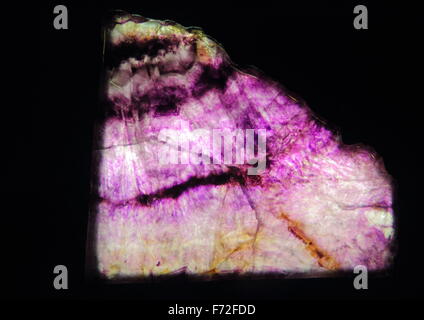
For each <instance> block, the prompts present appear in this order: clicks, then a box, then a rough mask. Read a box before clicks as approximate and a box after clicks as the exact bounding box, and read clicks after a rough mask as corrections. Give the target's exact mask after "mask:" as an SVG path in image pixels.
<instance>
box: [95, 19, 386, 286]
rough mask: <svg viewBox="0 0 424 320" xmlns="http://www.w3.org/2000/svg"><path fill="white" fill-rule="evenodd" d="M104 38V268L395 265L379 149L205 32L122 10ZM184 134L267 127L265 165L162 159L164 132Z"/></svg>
mask: <svg viewBox="0 0 424 320" xmlns="http://www.w3.org/2000/svg"><path fill="white" fill-rule="evenodd" d="M105 34H106V46H105V49H106V52H105V74H106V84H105V90H104V96H105V97H104V98H105V99H104V103H103V105H104V107H105V108H104V110H105V112H104V115H105V116H104V117H103V118H101V119H99V121H98V125H97V126H96V141H95V150H94V152H93V156H94V164H95V166H94V172H93V177H94V178H93V206H92V213H91V214H92V221H93V225H94V228H92V231H91V233H90V236H91V237H90V240H89V241H92V245H93V246H92V247H93V248H92V249H93V250H92V256H93V257H94V258H95V259H94V260H93V261H91V263H92V264H94V268H95V269H96V270H97V271H98V272H99V273H100V274H101V275H102V276H104V277H106V278H120V277H143V276H146V275H151V274H153V275H161V274H174V273H179V272H186V273H189V274H198V275H208V274H209V275H210V274H219V273H227V272H230V273H266V272H273V273H280V274H285V275H293V274H296V275H299V274H300V275H302V274H303V275H309V274H319V273H320V272H328V271H330V272H333V271H338V270H352V269H353V268H354V267H355V266H356V265H364V266H366V267H367V268H368V269H369V270H381V269H385V268H386V267H388V266H389V265H390V262H391V258H392V250H391V248H392V242H393V233H394V223H393V211H392V184H391V179H390V177H389V176H388V175H387V173H386V171H385V169H384V166H383V164H382V161H381V160H379V159H378V158H377V156H376V154H375V153H374V152H372V151H370V150H368V149H367V148H365V147H362V146H345V145H343V144H342V143H341V140H340V139H339V137H338V136H337V135H336V134H334V133H333V132H331V131H330V130H329V129H327V128H326V127H325V126H324V124H323V123H321V122H320V121H318V120H317V119H316V118H315V117H314V115H313V113H312V111H311V110H310V109H309V108H308V107H306V106H305V105H304V104H302V103H301V102H299V101H298V100H296V99H295V98H293V97H292V96H290V95H289V94H288V93H287V92H286V91H285V89H284V88H283V87H282V86H280V85H279V84H278V83H275V82H273V81H271V80H269V79H268V78H266V77H265V76H263V75H261V74H258V73H257V72H256V73H253V72H249V71H241V70H239V69H237V68H236V67H235V66H234V65H232V63H231V61H230V59H229V58H228V56H227V55H226V53H225V51H224V50H223V49H222V47H220V46H219V45H218V44H217V43H216V42H214V41H212V40H211V39H210V38H208V37H207V36H206V35H205V34H203V32H202V31H201V30H200V29H194V28H192V29H187V28H184V27H182V26H180V25H178V24H176V23H174V22H171V21H157V20H151V19H146V18H143V17H140V16H135V15H119V16H117V17H115V18H114V20H113V23H112V24H111V25H110V26H109V27H108V28H106V33H105ZM183 126H185V128H182V127H183ZM187 128H188V129H190V130H194V129H207V130H212V129H217V128H219V129H228V130H235V129H241V130H246V129H265V130H266V168H265V171H264V172H262V173H260V174H258V175H250V174H248V172H247V170H248V168H249V167H252V165H250V164H248V163H247V162H246V161H245V162H243V163H241V164H235V163H230V164H214V163H212V164H207V163H206V164H205V163H201V164H193V163H190V164H162V163H161V161H162V160H163V159H161V158H160V157H161V155H162V153H161V148H162V147H163V143H164V141H163V140H161V139H160V138H159V135H160V132H161V130H163V129H174V130H180V132H186V131H182V130H183V129H187ZM195 143H196V142H195ZM195 143H193V145H195ZM197 143H201V142H197ZM203 143H204V142H203ZM206 143H207V142H206ZM170 144H172V142H170ZM175 148H176V149H177V150H179V153H180V156H181V157H183V155H184V153H190V152H191V151H190V150H194V149H187V150H186V149H183V148H181V146H178V144H176V145H175ZM219 153H221V152H219ZM92 266H93V265H92Z"/></svg>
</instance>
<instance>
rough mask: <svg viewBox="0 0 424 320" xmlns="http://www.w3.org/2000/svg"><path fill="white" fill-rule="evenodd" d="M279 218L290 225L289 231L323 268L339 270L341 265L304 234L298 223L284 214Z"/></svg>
mask: <svg viewBox="0 0 424 320" xmlns="http://www.w3.org/2000/svg"><path fill="white" fill-rule="evenodd" d="M279 218H280V219H283V220H285V221H286V222H287V223H288V230H289V231H290V232H291V233H292V234H293V235H294V236H295V237H296V238H298V239H300V240H301V241H302V242H303V243H304V244H305V246H306V250H308V252H309V253H310V254H311V256H312V257H314V258H315V259H316V260H317V261H318V264H319V265H320V266H321V267H323V268H326V269H328V270H336V269H338V268H339V263H338V262H337V261H336V259H334V258H333V257H332V256H331V255H329V254H328V253H327V252H325V251H324V250H322V249H321V248H319V247H318V246H317V245H316V244H314V242H313V241H312V240H311V239H310V238H309V237H308V236H307V235H306V234H305V233H304V232H303V230H302V228H301V226H300V224H299V223H298V222H296V221H293V220H291V219H290V218H289V216H288V215H287V214H285V213H284V212H282V213H280V216H279Z"/></svg>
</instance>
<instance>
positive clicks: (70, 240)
mask: <svg viewBox="0 0 424 320" xmlns="http://www.w3.org/2000/svg"><path fill="white" fill-rule="evenodd" d="M156 2H157V3H155V2H149V3H150V4H148V5H147V4H146V3H144V2H143V1H136V2H134V3H132V4H124V3H123V2H122V1H116V4H115V5H113V4H106V3H105V2H90V3H88V2H87V3H81V4H78V5H77V4H76V3H74V2H70V1H61V2H57V3H55V2H51V3H45V4H43V5H41V4H39V5H38V7H37V8H34V11H31V12H29V13H30V16H31V17H30V20H27V21H29V22H28V23H26V24H24V25H23V26H22V29H23V30H25V31H24V32H23V33H22V32H21V33H20V38H19V41H24V42H25V43H24V44H25V45H28V46H29V49H28V48H27V49H26V50H25V51H23V52H20V53H23V55H22V56H23V60H21V63H20V64H21V66H23V67H24V69H25V70H24V71H23V74H24V75H25V77H23V78H20V80H19V81H20V83H21V85H19V86H18V87H19V88H18V89H19V90H18V92H19V93H18V95H17V96H15V100H14V101H15V103H14V104H13V105H12V106H13V108H12V109H13V110H14V111H15V112H16V118H15V119H14V120H13V124H11V126H10V129H9V127H7V130H9V133H10V134H9V137H11V139H8V140H11V141H12V144H13V147H12V148H13V149H12V150H13V156H12V157H10V158H9V159H11V162H12V163H11V166H13V167H14V168H15V167H16V168H20V169H19V170H18V169H13V170H12V169H10V170H5V176H7V177H10V178H12V179H11V182H8V185H7V187H8V188H7V192H6V193H5V195H6V197H7V201H8V203H9V204H10V203H12V204H13V210H14V211H13V217H14V218H16V219H13V220H14V222H13V225H12V226H13V227H15V228H14V229H13V230H15V231H13V233H11V234H13V235H10V236H9V237H14V239H15V240H13V242H12V244H13V245H11V246H10V247H12V256H11V259H12V260H13V261H14V262H15V264H16V266H14V267H13V269H14V271H16V272H15V273H13V274H15V275H14V276H13V279H11V280H12V282H13V288H14V289H13V291H12V295H13V296H14V297H18V298H30V299H58V300H63V299H65V300H66V299H139V300H142V301H149V300H155V301H157V300H166V302H162V304H163V307H162V308H163V310H162V311H160V312H166V311H165V310H167V309H166V306H167V305H170V304H172V303H176V302H177V301H183V302H184V303H186V304H188V303H189V301H190V300H196V301H198V299H200V300H202V301H203V302H204V301H205V300H204V299H207V300H208V301H209V300H213V301H221V302H222V301H223V300H226V299H238V300H239V302H241V303H247V302H249V301H256V303H259V302H258V300H260V301H262V302H261V303H265V302H266V301H269V300H280V299H291V300H299V299H355V300H367V299H403V298H418V297H420V293H421V277H420V276H419V275H420V273H422V271H421V269H422V264H421V256H422V250H421V248H422V244H421V242H422V241H421V240H420V237H421V234H420V229H421V228H422V225H420V223H421V221H422V218H421V216H422V214H423V212H422V209H421V208H422V207H421V208H420V207H419V206H418V203H419V201H420V195H421V191H422V190H421V189H422V188H421V187H420V181H419V177H418V176H419V175H420V174H421V172H420V170H419V162H418V160H419V158H418V155H419V152H420V149H421V147H422V141H421V140H420V138H419V135H418V133H419V131H420V130H421V128H420V123H421V121H422V120H421V115H420V108H421V107H422V100H419V99H417V100H413V99H410V98H411V96H412V93H414V92H419V90H420V88H419V86H420V85H421V83H422V81H420V77H421V75H420V73H419V71H418V65H417V64H416V61H418V60H419V59H418V58H419V57H420V54H419V52H418V49H417V48H414V47H415V45H416V44H417V43H418V42H419V41H422V39H421V38H422V32H421V30H422V18H421V17H422V15H421V14H420V12H419V11H416V10H415V9H414V8H412V7H409V6H408V5H407V4H395V5H388V4H385V5H380V6H379V5H372V4H368V3H366V2H363V1H362V2H344V3H343V4H341V3H337V2H336V3H330V2H325V1H311V2H310V3H307V2H303V3H301V2H299V1H296V2H294V1H293V2H289V1H286V2H284V3H281V2H279V3H278V5H277V4H269V3H265V2H262V1H261V2H258V3H254V4H247V3H244V4H243V5H234V4H233V5H230V3H225V2H224V3H217V2H209V3H208V4H206V3H204V2H198V3H197V5H195V6H194V5H190V6H189V5H184V4H183V3H182V2H174V4H173V5H169V4H165V3H162V2H159V1H156ZM57 4H64V5H66V6H67V8H68V13H69V29H68V30H55V29H54V28H53V19H54V14H53V8H54V6H55V5H57ZM357 4H366V5H367V6H368V12H369V29H368V30H355V29H354V28H353V18H354V14H353V7H354V6H355V5H357ZM110 9H123V10H126V11H128V12H131V13H139V14H141V15H144V16H146V17H150V18H155V19H171V20H175V21H177V22H179V23H180V24H182V25H184V26H192V25H195V26H200V27H202V28H203V30H204V31H205V32H206V33H207V34H208V35H210V36H212V37H213V38H215V39H217V40H218V41H219V42H220V43H221V44H222V45H223V46H224V48H225V49H226V51H227V52H228V54H229V55H230V57H231V58H232V60H233V61H234V62H235V63H236V64H238V65H240V66H242V67H243V66H249V65H253V66H255V67H257V68H259V69H260V70H262V71H264V73H266V74H267V75H269V76H271V77H272V78H274V79H276V80H277V81H279V82H281V83H282V84H283V85H285V86H286V87H287V88H288V89H289V90H291V91H293V92H294V93H296V94H297V95H299V96H300V97H302V98H303V99H304V100H305V101H306V103H307V104H308V105H309V106H310V107H311V108H312V110H314V111H315V112H316V113H317V114H318V115H320V116H321V117H322V118H324V119H326V120H328V122H329V123H330V124H331V125H334V126H336V127H338V128H339V129H340V131H341V133H342V137H343V141H344V142H345V143H348V144H353V143H364V144H367V145H370V146H372V147H373V148H374V149H375V150H376V151H377V153H378V154H380V155H381V156H382V157H383V159H384V161H385V165H386V168H387V170H388V172H389V173H390V174H391V175H392V176H393V177H394V178H395V181H396V203H395V210H396V215H397V226H398V237H399V239H398V240H399V248H398V254H397V258H396V261H395V266H394V270H393V272H391V273H390V274H389V275H387V276H385V277H378V278H371V279H370V280H369V289H368V290H359V291H358V290H354V288H353V285H352V281H353V275H352V277H347V278H336V279H298V280H283V279H281V280H278V279H272V280H266V279H262V280H247V279H242V278H241V279H233V280H224V281H212V282H198V281H191V280H188V279H186V278H184V277H182V278H176V279H172V280H168V281H161V282H155V283H145V284H137V285H101V284H94V283H87V281H85V278H84V266H85V246H86V233H87V232H86V228H87V222H88V203H89V176H90V165H91V154H90V151H91V143H92V130H93V120H94V115H95V111H96V108H98V101H99V99H98V98H99V83H100V71H101V67H102V66H101V49H102V46H101V37H100V30H101V22H102V19H103V18H104V17H105V16H106V15H107V14H108V11H109V10H110ZM22 34H23V35H24V36H22ZM420 39H421V40H420ZM35 61H36V62H37V63H35ZM409 83H411V84H409ZM414 83H415V85H414ZM21 87H24V88H25V90H20V88H21ZM28 89H29V91H28ZM28 92H29V93H30V95H29V96H30V100H31V102H30V103H26V102H24V100H25V99H26V98H27V96H28ZM16 119H18V120H16ZM16 121H17V122H18V123H19V125H18V126H16ZM6 122H7V121H6ZM21 128H25V129H28V130H21ZM7 229H9V228H8V227H7ZM58 264H63V265H65V266H67V268H68V270H69V290H59V291H58V290H55V289H54V288H53V278H54V274H53V268H54V266H55V265H58ZM198 303H200V302H198ZM227 303H228V301H227ZM149 305H150V304H149ZM258 305H259V304H258ZM278 305H279V304H278V303H275V301H274V307H275V308H278ZM159 309H160V308H159ZM257 309H258V307H257ZM259 309H260V308H259ZM258 312H263V310H262V311H261V310H258Z"/></svg>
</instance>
